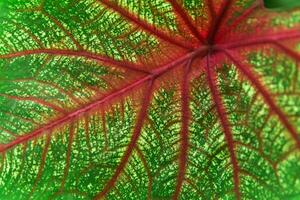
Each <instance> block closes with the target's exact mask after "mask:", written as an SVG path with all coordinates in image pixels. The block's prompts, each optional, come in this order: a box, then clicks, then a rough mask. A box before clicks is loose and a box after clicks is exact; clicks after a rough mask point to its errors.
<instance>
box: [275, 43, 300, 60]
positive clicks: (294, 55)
mask: <svg viewBox="0 0 300 200" xmlns="http://www.w3.org/2000/svg"><path fill="white" fill-rule="evenodd" d="M273 44H274V45H275V46H276V47H278V48H279V49H280V50H281V51H283V53H285V54H286V55H288V56H290V57H292V58H294V59H295V60H296V61H300V54H299V53H298V52H296V51H293V50H291V49H289V48H288V47H286V46H284V45H282V44H280V43H278V42H273Z"/></svg>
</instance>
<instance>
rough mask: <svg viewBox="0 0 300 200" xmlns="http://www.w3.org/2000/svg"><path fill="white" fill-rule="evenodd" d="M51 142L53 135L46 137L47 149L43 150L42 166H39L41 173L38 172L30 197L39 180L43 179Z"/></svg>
mask: <svg viewBox="0 0 300 200" xmlns="http://www.w3.org/2000/svg"><path fill="white" fill-rule="evenodd" d="M50 142H51V135H50V134H48V135H47V136H46V143H45V147H44V149H43V153H42V158H41V163H40V166H39V171H38V173H37V176H36V179H35V181H34V184H33V187H32V190H31V194H30V197H31V196H32V195H33V192H34V190H35V188H36V186H37V184H38V182H39V180H40V179H41V176H42V173H43V170H44V167H45V163H46V158H47V153H48V149H49V146H50Z"/></svg>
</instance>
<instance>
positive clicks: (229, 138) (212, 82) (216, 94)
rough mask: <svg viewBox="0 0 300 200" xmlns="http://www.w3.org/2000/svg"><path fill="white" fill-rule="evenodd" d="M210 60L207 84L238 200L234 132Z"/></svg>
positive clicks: (237, 172) (237, 173) (208, 60)
mask: <svg viewBox="0 0 300 200" xmlns="http://www.w3.org/2000/svg"><path fill="white" fill-rule="evenodd" d="M209 62H210V58H209V55H208V56H207V65H206V75H207V82H208V86H209V88H210V91H211V95H212V99H213V101H214V103H215V106H216V109H217V112H218V115H219V117H220V122H221V125H222V128H223V131H224V136H225V140H226V142H227V148H228V150H229V154H230V160H231V164H232V167H233V183H234V192H235V195H236V198H237V199H241V194H240V189H239V184H240V180H239V166H238V161H237V158H236V155H235V150H234V139H233V135H232V130H231V127H230V123H229V120H228V117H227V114H226V108H225V106H224V104H223V101H222V97H221V94H220V91H219V88H218V86H217V82H216V81H217V74H216V72H215V71H214V70H215V69H211V66H210V65H209Z"/></svg>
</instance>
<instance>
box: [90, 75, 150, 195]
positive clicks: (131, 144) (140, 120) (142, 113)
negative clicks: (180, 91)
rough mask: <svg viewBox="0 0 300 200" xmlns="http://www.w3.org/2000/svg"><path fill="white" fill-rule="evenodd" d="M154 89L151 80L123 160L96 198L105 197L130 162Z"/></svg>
mask: <svg viewBox="0 0 300 200" xmlns="http://www.w3.org/2000/svg"><path fill="white" fill-rule="evenodd" d="M152 90H153V81H152V80H151V81H150V82H149V85H148V86H147V90H145V91H146V92H145V96H144V99H143V102H142V107H141V109H140V111H139V115H138V118H137V121H136V125H135V127H134V131H133V134H132V136H131V139H130V142H129V144H128V146H127V149H126V151H125V153H124V155H123V156H122V158H121V161H120V163H119V164H118V166H117V168H116V170H115V172H114V174H113V176H112V177H111V179H110V180H109V181H108V182H107V184H106V185H105V186H104V188H103V190H102V191H101V192H100V193H98V194H97V195H96V196H95V199H101V198H103V197H104V196H105V195H106V194H107V193H108V192H109V191H110V189H111V188H113V187H114V185H115V183H116V182H117V179H118V177H119V176H120V175H121V173H122V172H123V170H124V168H125V166H126V164H127V163H128V160H129V158H130V156H131V154H132V152H133V150H134V149H135V147H136V144H137V142H138V139H139V137H140V135H141V130H142V127H143V123H144V120H145V118H146V115H147V111H148V107H149V105H150V100H151V95H152Z"/></svg>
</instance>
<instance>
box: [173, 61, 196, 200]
mask: <svg viewBox="0 0 300 200" xmlns="http://www.w3.org/2000/svg"><path fill="white" fill-rule="evenodd" d="M191 64H192V59H190V60H189V61H188V63H187V65H186V67H185V70H184V74H183V80H182V86H181V107H182V110H181V112H182V115H181V121H182V127H181V132H180V136H181V149H180V155H179V169H178V176H177V185H176V189H175V193H174V196H173V199H178V198H179V195H180V191H181V188H182V185H183V181H184V178H185V172H186V165H187V159H188V146H189V138H188V133H189V118H190V111H189V72H190V68H191Z"/></svg>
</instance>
